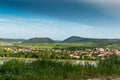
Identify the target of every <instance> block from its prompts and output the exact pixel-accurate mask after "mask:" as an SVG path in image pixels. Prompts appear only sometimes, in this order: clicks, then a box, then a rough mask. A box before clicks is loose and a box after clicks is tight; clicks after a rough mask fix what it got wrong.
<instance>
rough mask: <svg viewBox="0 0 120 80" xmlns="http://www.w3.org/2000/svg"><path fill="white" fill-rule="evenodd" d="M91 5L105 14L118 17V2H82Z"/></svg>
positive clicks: (87, 0) (104, 0)
mask: <svg viewBox="0 0 120 80" xmlns="http://www.w3.org/2000/svg"><path fill="white" fill-rule="evenodd" d="M82 1H83V2H87V3H90V4H93V5H95V6H97V7H98V9H100V10H101V11H103V12H104V13H106V14H109V15H112V16H116V17H120V0H82Z"/></svg>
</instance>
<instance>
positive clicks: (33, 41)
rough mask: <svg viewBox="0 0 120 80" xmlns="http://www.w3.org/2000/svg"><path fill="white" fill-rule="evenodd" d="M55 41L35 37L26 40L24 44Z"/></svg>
mask: <svg viewBox="0 0 120 80" xmlns="http://www.w3.org/2000/svg"><path fill="white" fill-rule="evenodd" d="M53 42H55V41H54V40H52V39H50V38H48V37H35V38H31V39H28V40H25V41H24V42H23V43H53Z"/></svg>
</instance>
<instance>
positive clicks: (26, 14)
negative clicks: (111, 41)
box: [0, 0, 120, 40]
mask: <svg viewBox="0 0 120 80" xmlns="http://www.w3.org/2000/svg"><path fill="white" fill-rule="evenodd" d="M119 30H120V1H119V0H1V1H0V37H1V38H26V39H28V38H31V37H35V36H39V35H42V36H47V37H50V38H53V39H56V40H58V39H60V40H63V39H65V38H67V37H69V36H81V37H90V38H120V31H119Z"/></svg>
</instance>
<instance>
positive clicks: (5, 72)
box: [0, 56, 120, 80]
mask: <svg viewBox="0 0 120 80" xmlns="http://www.w3.org/2000/svg"><path fill="white" fill-rule="evenodd" d="M119 61H120V59H119V57H116V56H111V58H108V59H106V60H104V61H100V62H99V63H98V64H97V66H93V65H90V64H85V65H74V64H71V63H62V62H57V61H52V60H36V61H33V62H25V61H24V60H12V61H9V62H5V63H4V64H3V65H0V80H88V79H95V78H98V79H100V80H111V79H113V78H119V77H120V63H119Z"/></svg>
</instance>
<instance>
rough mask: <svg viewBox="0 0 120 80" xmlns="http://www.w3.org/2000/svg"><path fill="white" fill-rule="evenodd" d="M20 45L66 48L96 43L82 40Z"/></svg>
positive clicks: (23, 45) (90, 45)
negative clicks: (77, 41)
mask: <svg viewBox="0 0 120 80" xmlns="http://www.w3.org/2000/svg"><path fill="white" fill-rule="evenodd" d="M17 46H19V47H37V48H54V47H59V48H66V47H70V46H76V47H79V46H85V47H92V46H95V44H94V43H91V42H88V43H85V42H81V43H22V44H19V45H17Z"/></svg>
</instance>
